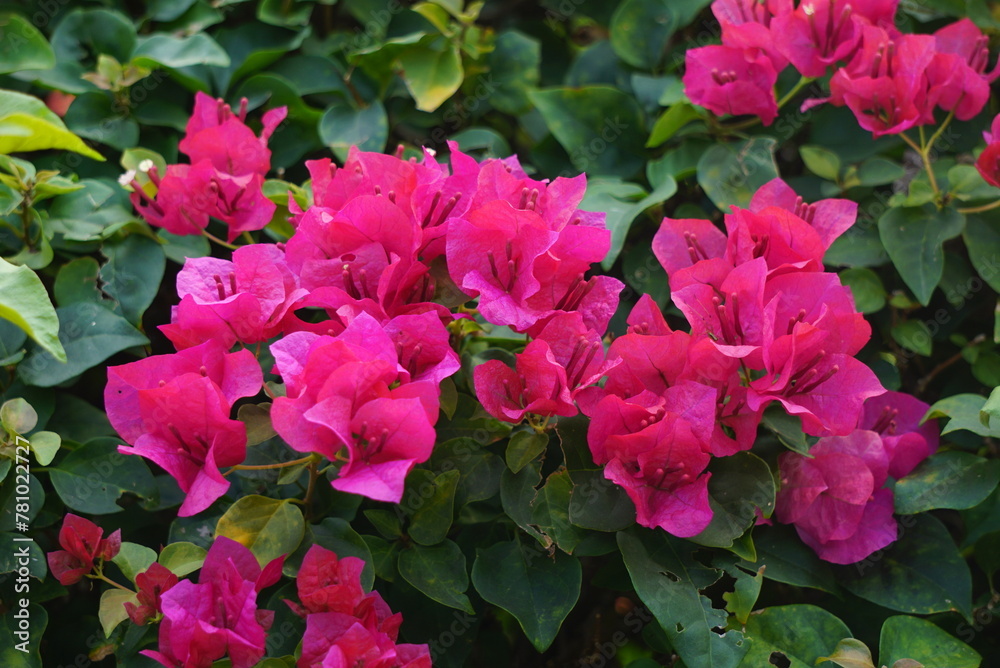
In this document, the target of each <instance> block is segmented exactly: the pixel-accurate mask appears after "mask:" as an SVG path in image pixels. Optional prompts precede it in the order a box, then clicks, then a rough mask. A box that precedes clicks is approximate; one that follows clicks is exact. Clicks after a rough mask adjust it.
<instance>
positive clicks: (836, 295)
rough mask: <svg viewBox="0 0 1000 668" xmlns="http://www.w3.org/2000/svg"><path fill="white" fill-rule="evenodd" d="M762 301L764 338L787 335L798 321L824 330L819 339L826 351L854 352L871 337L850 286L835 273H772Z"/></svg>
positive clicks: (846, 353)
mask: <svg viewBox="0 0 1000 668" xmlns="http://www.w3.org/2000/svg"><path fill="white" fill-rule="evenodd" d="M764 301H765V303H766V304H767V306H766V307H765V309H764V318H763V319H764V323H763V325H762V328H763V330H764V332H765V334H764V337H765V339H766V340H767V341H774V340H775V339H777V338H779V337H781V336H787V335H791V334H792V333H793V332H794V329H795V325H796V324H798V323H800V322H805V323H808V324H810V325H812V326H814V327H816V328H817V329H821V330H823V331H824V332H826V333H827V335H826V338H825V339H824V341H823V350H825V351H826V352H827V353H842V354H844V355H855V354H857V352H858V351H859V350H861V348H863V347H864V345H865V344H866V343H868V340H869V339H870V338H871V332H872V328H871V325H869V324H868V321H867V320H865V317H864V316H863V315H862V314H861V313H858V312H857V309H856V307H855V306H854V297H853V296H852V295H851V291H850V289H849V288H847V287H845V286H843V285H842V284H841V283H840V278H839V277H838V276H837V275H836V274H833V273H829V272H806V273H797V274H782V275H781V276H775V277H774V278H772V279H770V280H769V281H768V282H767V287H766V289H765V291H764Z"/></svg>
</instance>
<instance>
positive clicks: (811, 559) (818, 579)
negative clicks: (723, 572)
mask: <svg viewBox="0 0 1000 668" xmlns="http://www.w3.org/2000/svg"><path fill="white" fill-rule="evenodd" d="M753 538H754V545H755V547H756V549H757V558H756V560H755V561H747V562H745V563H744V564H743V565H744V566H745V567H746V568H747V569H749V570H754V571H756V570H758V569H759V568H760V567H761V566H766V568H765V570H764V577H765V578H767V579H769V580H774V581H776V582H783V583H785V584H789V585H793V586H795V587H812V588H813V589H820V590H822V591H827V592H831V593H834V592H836V591H837V590H838V587H837V579H836V577H835V576H834V574H833V570H832V568H831V567H830V564H828V563H827V562H825V561H821V560H820V558H819V557H817V556H816V553H815V552H814V551H813V550H812V549H811V548H809V547H807V546H806V545H805V544H804V543H803V542H802V540H801V539H799V537H798V535H796V533H795V529H793V528H792V527H790V526H785V525H780V524H778V525H774V526H759V527H756V528H755V529H754V532H753Z"/></svg>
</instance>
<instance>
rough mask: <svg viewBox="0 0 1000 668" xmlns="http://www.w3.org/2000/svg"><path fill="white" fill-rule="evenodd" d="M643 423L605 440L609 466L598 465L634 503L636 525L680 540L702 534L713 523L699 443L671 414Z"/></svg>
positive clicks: (709, 400)
mask: <svg viewBox="0 0 1000 668" xmlns="http://www.w3.org/2000/svg"><path fill="white" fill-rule="evenodd" d="M706 389H707V390H709V392H708V393H706V394H705V395H704V396H705V397H706V405H707V408H708V410H707V414H709V415H711V418H710V419H712V420H714V416H715V404H714V396H715V394H714V392H711V388H706ZM609 399H611V398H610V397H609V398H608V399H605V400H604V401H608V400H609ZM648 422H649V424H648V426H646V427H644V428H642V429H641V430H640V431H637V432H633V433H630V434H622V435H614V436H610V437H608V438H607V440H605V442H604V450H605V452H606V455H607V457H608V461H607V462H606V463H604V462H597V463H599V464H600V463H604V464H605V466H604V476H605V477H606V478H607V479H609V480H611V481H612V482H614V483H616V484H618V485H620V486H621V487H623V488H624V489H625V492H626V493H627V494H628V495H629V498H630V499H632V502H633V503H635V506H636V521H637V522H638V523H639V524H641V525H642V526H646V527H660V528H662V529H663V530H664V531H667V532H668V533H670V534H673V535H675V536H679V537H681V538H687V537H690V536H694V535H696V534H698V533H701V531H702V530H704V528H705V527H706V526H708V524H709V522H711V520H712V509H711V507H710V506H709V502H708V480H709V477H710V476H711V474H709V473H704V470H705V467H706V466H708V462H709V459H710V456H709V454H708V452H706V450H705V444H704V441H703V440H702V439H701V438H699V437H698V436H697V435H696V434H695V431H694V430H693V428H692V425H691V424H690V423H688V422H687V421H686V420H684V419H682V418H681V417H679V416H678V415H677V414H676V413H671V412H667V411H663V410H660V411H658V412H656V413H654V414H653V415H652V416H651V419H650V420H649V421H648ZM709 433H710V432H709Z"/></svg>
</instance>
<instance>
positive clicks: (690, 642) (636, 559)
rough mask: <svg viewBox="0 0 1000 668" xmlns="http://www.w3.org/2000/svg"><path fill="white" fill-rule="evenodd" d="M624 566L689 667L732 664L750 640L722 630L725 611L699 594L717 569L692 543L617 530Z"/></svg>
mask: <svg viewBox="0 0 1000 668" xmlns="http://www.w3.org/2000/svg"><path fill="white" fill-rule="evenodd" d="M618 547H619V548H620V549H621V552H622V557H624V559H625V566H626V567H627V568H628V572H629V576H630V577H631V578H632V585H633V586H634V587H635V592H636V594H638V595H639V598H640V599H642V602H643V603H645V604H646V607H648V608H649V611H650V612H652V613H653V616H654V617H656V620H657V621H658V622H659V623H660V626H661V627H662V628H663V630H664V631H665V632H666V634H667V637H668V638H670V644H671V645H673V648H674V650H675V651H676V652H677V653H678V654H679V655H680V657H681V659H683V660H684V663H685V664H686V665H688V666H691V667H692V668H696V667H702V666H704V667H706V668H708V667H711V668H736V666H739V665H740V662H741V661H742V660H743V655H744V654H746V652H747V650H748V649H749V648H750V643H748V642H747V640H746V638H745V637H744V635H743V634H742V633H740V632H739V631H736V630H728V631H725V632H724V633H716V632H715V630H714V629H716V628H726V620H727V615H726V612H725V610H720V609H718V608H714V607H712V602H711V601H710V600H709V599H708V598H706V597H705V596H702V595H701V594H700V593H699V590H700V589H704V588H705V587H708V586H709V585H710V584H712V583H713V582H715V581H716V579H718V577H719V572H718V571H716V570H715V569H711V568H708V567H706V566H704V565H702V564H701V563H699V562H697V561H695V559H694V557H693V556H692V554H693V552H694V549H695V546H694V545H692V544H691V543H689V542H687V541H684V540H681V539H678V538H674V537H673V536H670V535H669V534H666V533H664V532H662V531H656V532H654V531H650V530H648V529H639V528H633V529H629V530H628V531H621V532H619V533H618Z"/></svg>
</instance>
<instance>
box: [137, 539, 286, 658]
mask: <svg viewBox="0 0 1000 668" xmlns="http://www.w3.org/2000/svg"><path fill="white" fill-rule="evenodd" d="M281 562H282V558H278V559H275V560H274V561H272V562H271V563H270V564H268V566H267V567H265V568H264V569H263V571H262V570H261V568H260V566H259V565H258V563H257V560H256V558H255V557H254V556H253V553H251V552H250V550H248V549H247V548H246V547H244V546H243V545H241V544H239V543H237V542H236V541H234V540H231V539H229V538H226V537H225V536H220V537H218V538H216V539H215V542H214V543H213V544H212V547H211V548H210V549H209V551H208V554H207V555H206V557H205V566H203V567H202V571H201V574H200V575H199V577H198V584H195V583H193V582H191V581H190V580H183V581H181V582H179V583H178V584H176V585H174V586H173V587H171V588H170V589H169V590H168V591H166V592H164V593H163V594H162V595H161V597H160V602H161V605H162V609H163V621H162V622H161V623H160V630H159V651H151V650H144V651H143V652H142V654H145V655H146V656H148V657H150V658H152V659H155V660H156V661H159V662H160V663H161V664H163V665H164V666H167V668H175V667H177V666H190V667H191V668H207V667H208V666H211V665H212V663H213V662H214V661H215V660H216V659H221V658H222V657H223V656H226V655H228V656H229V658H230V659H231V661H232V664H233V668H252V666H254V665H256V664H257V662H259V661H260V659H261V658H262V657H263V656H264V643H265V641H266V632H267V629H268V628H269V627H270V625H271V621H272V620H273V617H274V613H273V612H271V611H266V610H258V609H257V593H258V592H259V591H260V589H261V588H263V586H267V584H273V582H275V581H277V578H278V577H280V575H281ZM265 574H266V575H265ZM265 578H266V581H265V580H264V579H265Z"/></svg>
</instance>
